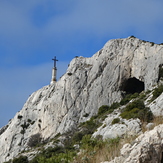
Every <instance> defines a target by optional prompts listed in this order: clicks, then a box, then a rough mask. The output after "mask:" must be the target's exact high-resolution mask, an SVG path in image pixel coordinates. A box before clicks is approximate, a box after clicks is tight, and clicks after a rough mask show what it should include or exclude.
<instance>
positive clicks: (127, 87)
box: [122, 77, 144, 94]
mask: <svg viewBox="0 0 163 163" xmlns="http://www.w3.org/2000/svg"><path fill="white" fill-rule="evenodd" d="M143 90H144V82H142V81H140V80H138V79H136V78H135V77H133V78H129V79H128V80H126V81H124V83H123V84H122V91H125V92H126V94H134V93H136V92H137V93H140V92H142V91H143Z"/></svg>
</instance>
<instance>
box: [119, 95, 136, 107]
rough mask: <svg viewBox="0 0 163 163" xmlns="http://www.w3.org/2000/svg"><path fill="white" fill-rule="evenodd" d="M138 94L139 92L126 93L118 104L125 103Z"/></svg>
mask: <svg viewBox="0 0 163 163" xmlns="http://www.w3.org/2000/svg"><path fill="white" fill-rule="evenodd" d="M138 96H139V93H137V92H136V93H134V94H127V95H126V96H125V97H124V98H123V99H122V100H121V101H120V105H125V104H127V103H128V102H130V101H131V100H132V99H134V98H137V97H138Z"/></svg>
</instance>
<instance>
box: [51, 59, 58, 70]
mask: <svg viewBox="0 0 163 163" xmlns="http://www.w3.org/2000/svg"><path fill="white" fill-rule="evenodd" d="M52 60H53V61H54V67H55V68H56V62H57V61H58V60H57V59H56V56H55V57H54V59H52Z"/></svg>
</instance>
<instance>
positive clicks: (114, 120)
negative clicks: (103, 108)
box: [111, 118, 120, 125]
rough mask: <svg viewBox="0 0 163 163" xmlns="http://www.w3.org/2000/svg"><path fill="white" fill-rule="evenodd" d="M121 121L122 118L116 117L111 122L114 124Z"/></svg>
mask: <svg viewBox="0 0 163 163" xmlns="http://www.w3.org/2000/svg"><path fill="white" fill-rule="evenodd" d="M119 122H120V119H119V118H115V119H113V121H112V123H111V124H112V125H114V124H116V123H119Z"/></svg>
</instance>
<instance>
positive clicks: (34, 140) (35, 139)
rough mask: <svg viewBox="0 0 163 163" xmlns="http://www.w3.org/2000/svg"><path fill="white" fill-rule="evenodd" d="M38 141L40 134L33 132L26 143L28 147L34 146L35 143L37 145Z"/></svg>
mask: <svg viewBox="0 0 163 163" xmlns="http://www.w3.org/2000/svg"><path fill="white" fill-rule="evenodd" d="M40 141H41V134H40V133H37V134H34V135H32V136H31V137H30V139H29V140H28V143H27V145H28V146H29V147H35V146H36V145H38V144H39V143H40Z"/></svg>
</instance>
